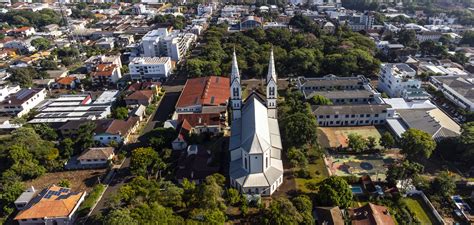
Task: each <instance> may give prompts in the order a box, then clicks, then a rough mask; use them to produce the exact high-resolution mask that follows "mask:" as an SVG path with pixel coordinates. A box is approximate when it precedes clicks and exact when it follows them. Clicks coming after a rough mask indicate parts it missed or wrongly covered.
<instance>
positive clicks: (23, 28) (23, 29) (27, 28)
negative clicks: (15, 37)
mask: <svg viewBox="0 0 474 225" xmlns="http://www.w3.org/2000/svg"><path fill="white" fill-rule="evenodd" d="M29 29H31V27H20V28H17V29H14V30H13V32H15V33H20V32H25V31H27V30H29Z"/></svg>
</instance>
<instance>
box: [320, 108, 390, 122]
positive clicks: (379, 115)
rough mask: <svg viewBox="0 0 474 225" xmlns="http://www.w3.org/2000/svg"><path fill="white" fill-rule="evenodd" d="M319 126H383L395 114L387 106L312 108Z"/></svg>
mask: <svg viewBox="0 0 474 225" xmlns="http://www.w3.org/2000/svg"><path fill="white" fill-rule="evenodd" d="M313 114H314V115H315V116H316V119H317V120H318V124H319V126H369V125H379V124H384V123H385V122H386V119H387V118H390V117H392V116H393V115H394V114H395V110H393V109H391V107H390V105H387V104H373V105H372V104H366V105H363V104H359V105H322V106H313Z"/></svg>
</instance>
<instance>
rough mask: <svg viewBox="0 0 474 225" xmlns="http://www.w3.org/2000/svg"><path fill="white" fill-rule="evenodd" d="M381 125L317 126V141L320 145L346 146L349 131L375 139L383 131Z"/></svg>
mask: <svg viewBox="0 0 474 225" xmlns="http://www.w3.org/2000/svg"><path fill="white" fill-rule="evenodd" d="M385 131H386V130H385V128H383V127H375V126H358V127H319V128H318V134H319V135H318V141H319V143H320V144H321V146H322V147H325V148H337V147H343V148H345V147H347V144H348V143H347V137H348V136H349V134H351V133H355V134H360V135H362V137H364V138H367V137H369V136H372V137H375V138H376V139H377V140H378V139H379V138H380V137H381V134H382V133H383V132H385Z"/></svg>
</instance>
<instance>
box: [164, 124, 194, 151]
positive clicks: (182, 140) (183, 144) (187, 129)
mask: <svg viewBox="0 0 474 225" xmlns="http://www.w3.org/2000/svg"><path fill="white" fill-rule="evenodd" d="M174 122H176V121H174ZM165 128H166V126H165ZM176 130H177V131H178V137H176V139H174V140H173V142H172V143H171V146H172V148H173V150H183V149H186V148H187V147H188V143H187V140H186V138H187V136H188V135H189V134H190V133H191V130H192V126H191V124H189V122H188V121H187V120H182V121H181V122H180V123H179V124H176Z"/></svg>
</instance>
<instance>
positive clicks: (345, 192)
mask: <svg viewBox="0 0 474 225" xmlns="http://www.w3.org/2000/svg"><path fill="white" fill-rule="evenodd" d="M317 199H318V201H319V203H320V204H321V205H323V206H339V207H342V208H347V207H349V206H350V204H351V202H352V191H351V189H350V188H349V184H348V183H347V181H346V180H345V179H343V178H342V177H336V176H332V177H328V178H326V179H324V180H323V181H322V182H321V183H320V185H319V192H318V198H317Z"/></svg>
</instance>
